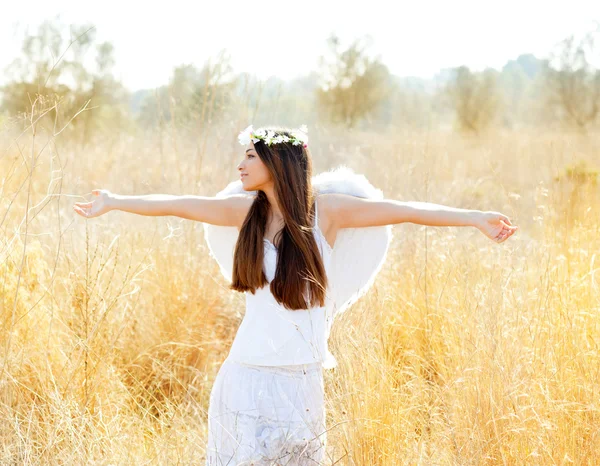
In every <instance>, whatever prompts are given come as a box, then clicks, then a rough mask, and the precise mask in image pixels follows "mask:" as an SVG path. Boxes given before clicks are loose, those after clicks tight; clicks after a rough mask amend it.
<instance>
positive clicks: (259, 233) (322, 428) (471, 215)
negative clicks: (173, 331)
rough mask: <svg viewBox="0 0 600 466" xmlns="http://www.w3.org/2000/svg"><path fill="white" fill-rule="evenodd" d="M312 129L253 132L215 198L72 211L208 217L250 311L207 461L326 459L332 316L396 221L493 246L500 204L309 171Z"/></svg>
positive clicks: (372, 267) (140, 200)
mask: <svg viewBox="0 0 600 466" xmlns="http://www.w3.org/2000/svg"><path fill="white" fill-rule="evenodd" d="M306 133H307V130H306V127H301V128H300V129H296V130H293V129H289V128H284V127H266V128H261V129H258V130H256V131H255V130H253V128H252V126H249V127H248V128H246V129H245V130H244V131H243V132H241V133H240V135H239V141H240V143H241V144H242V145H244V153H243V157H242V160H241V162H240V163H239V165H238V166H237V168H238V170H239V174H240V180H239V181H237V182H233V183H231V184H230V185H229V186H228V187H227V188H226V189H225V190H223V191H221V192H220V193H218V194H217V196H215V197H203V196H193V195H185V196H174V195H160V194H159V195H145V196H124V195H117V194H113V193H111V192H109V191H107V190H94V191H92V194H93V195H94V196H95V198H94V200H93V201H92V202H88V203H75V205H74V207H73V208H74V210H75V211H76V212H77V213H78V214H80V215H82V216H84V217H86V218H92V217H97V216H99V215H102V214H104V213H106V212H108V211H110V210H122V211H125V212H132V213H136V214H140V215H175V216H179V217H183V218H187V219H191V220H196V221H200V222H204V223H205V236H206V240H207V242H208V244H209V247H210V250H211V254H212V255H213V256H214V257H215V259H217V261H218V263H219V265H220V267H221V271H222V272H223V274H224V275H225V277H226V278H227V279H228V280H230V281H231V285H230V287H231V288H232V289H234V290H236V291H240V292H244V293H245V295H246V313H245V315H244V318H243V320H242V323H241V325H240V327H239V329H238V331H237V333H236V336H235V339H234V341H233V344H232V347H231V350H230V352H229V355H228V357H227V359H226V360H225V362H224V363H223V365H222V366H221V368H220V369H219V372H218V374H217V377H216V379H215V382H214V385H213V388H212V390H211V394H210V402H209V410H208V442H207V447H206V454H207V458H206V464H207V465H209V466H217V465H242V464H243V465H251V464H253V465H298V466H300V465H311V466H312V465H316V464H325V462H324V461H325V447H326V425H325V404H324V390H323V388H324V387H323V369H329V368H332V367H335V365H336V361H335V358H334V357H333V355H332V354H331V353H330V352H329V349H328V347H327V340H328V336H329V333H330V329H331V325H332V322H333V320H334V318H335V316H336V315H338V314H340V313H341V312H343V311H344V310H345V309H347V308H348V307H349V306H350V305H351V304H352V303H353V302H355V301H356V300H357V299H358V297H359V296H361V295H362V294H364V292H365V291H366V290H367V289H368V288H369V286H370V284H371V283H372V281H373V278H374V276H375V275H376V274H377V272H378V271H379V269H380V267H381V265H382V263H383V261H384V259H385V255H386V252H387V247H388V245H389V242H390V239H391V233H390V228H391V225H393V224H398V223H402V222H410V223H416V224H421V225H431V226H474V227H476V228H478V229H479V230H480V231H481V232H482V233H484V234H485V235H486V236H488V237H489V238H490V239H492V240H493V241H495V242H497V243H502V242H504V241H506V240H507V239H508V238H509V237H510V236H511V235H513V234H514V233H515V231H516V230H517V228H518V227H517V226H513V225H512V224H511V222H510V220H509V219H508V217H506V216H505V215H503V214H501V213H498V212H489V211H487V212H482V211H478V210H466V209H455V208H451V207H445V206H441V205H437V204H430V203H421V202H400V201H394V200H386V199H383V195H382V193H381V191H379V190H377V189H375V188H373V186H371V185H370V183H369V182H368V181H367V180H366V178H364V176H362V175H356V174H354V173H352V171H351V170H348V169H346V168H342V169H339V170H336V171H332V172H328V173H325V174H321V175H319V176H317V177H315V178H313V176H312V159H311V154H310V151H309V149H308V137H307V134H306Z"/></svg>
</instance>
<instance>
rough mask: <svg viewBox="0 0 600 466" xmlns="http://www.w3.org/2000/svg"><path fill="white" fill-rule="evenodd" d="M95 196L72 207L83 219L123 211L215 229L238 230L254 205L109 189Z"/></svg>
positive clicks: (235, 199) (238, 198)
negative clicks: (117, 191) (137, 194)
mask: <svg viewBox="0 0 600 466" xmlns="http://www.w3.org/2000/svg"><path fill="white" fill-rule="evenodd" d="M92 194H93V196H94V200H93V201H91V202H85V203H84V202H77V203H75V204H74V205H73V209H74V210H75V212H77V213H78V214H79V215H81V216H82V217H86V218H93V217H98V216H100V215H102V214H105V213H107V212H110V211H111V210H121V211H123V212H130V213H133V214H138V215H149V216H164V215H174V216H177V217H181V218H186V219H189V220H196V221H199V222H205V223H210V224H213V225H221V226H238V225H240V224H241V222H242V221H243V219H244V218H245V213H246V212H247V211H248V209H249V208H250V205H251V204H252V198H251V197H250V196H246V195H243V194H238V195H231V196H227V197H222V198H217V197H205V196H194V195H184V196H176V195H172V194H147V195H142V196H126V195H120V194H114V193H111V192H110V191H108V190H106V189H95V190H93V191H92Z"/></svg>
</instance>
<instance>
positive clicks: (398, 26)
mask: <svg viewBox="0 0 600 466" xmlns="http://www.w3.org/2000/svg"><path fill="white" fill-rule="evenodd" d="M350 5H352V3H351V2H349V1H348V0H346V1H326V0H320V1H313V0H303V1H302V2H289V1H282V0H279V1H276V0H268V1H267V0H256V1H252V2H232V1H227V0H219V1H214V2H204V1H199V0H197V1H193V2H184V1H180V0H170V1H168V2H162V3H161V4H155V3H154V2H152V1H144V2H134V1H128V0H121V1H118V2H117V1H114V0H104V1H96V2H93V3H92V2H85V1H82V0H77V1H73V0H54V1H48V0H43V1H40V0H29V1H26V2H25V1H21V2H16V1H14V0H13V1H10V2H7V3H6V4H4V5H3V6H2V16H1V17H0V69H1V70H4V68H5V66H6V65H7V64H9V63H10V62H11V61H12V60H13V59H14V58H15V57H16V56H17V55H18V54H19V53H20V48H21V42H22V38H23V34H24V31H25V30H26V28H29V29H30V31H31V32H36V31H37V25H38V24H39V23H41V22H42V21H43V20H44V19H53V18H56V17H57V15H58V17H59V19H60V20H61V22H62V23H63V24H64V25H65V27H66V25H68V24H70V23H77V24H82V23H84V22H91V23H93V24H94V25H95V26H96V29H97V31H96V38H97V40H96V42H97V43H99V42H102V41H105V40H107V41H110V42H112V43H113V45H114V46H115V49H116V50H115V52H116V66H115V68H114V72H115V75H116V77H117V78H119V79H120V80H121V81H122V82H123V83H124V84H125V85H126V86H127V87H128V88H129V89H131V90H135V89H141V88H151V87H157V86H161V85H163V84H166V83H168V81H169V77H170V75H171V73H172V70H173V67H174V66H177V65H180V64H184V63H193V64H196V65H198V66H202V64H203V63H204V62H205V60H206V59H207V58H209V57H211V56H212V57H214V56H216V54H217V53H218V52H219V51H220V50H221V49H227V50H228V51H229V53H230V55H231V58H232V64H233V67H234V71H236V72H241V71H246V72H250V73H254V74H256V75H257V76H259V77H261V78H267V77H269V76H271V75H276V76H279V77H281V78H284V79H289V78H293V77H296V76H301V75H305V74H307V73H308V72H309V71H310V70H317V67H318V57H319V55H322V54H323V53H325V52H326V51H327V45H326V40H327V37H329V35H330V34H331V33H336V34H337V35H338V36H339V37H340V38H341V40H342V43H343V44H348V43H349V42H350V41H352V40H353V39H355V38H359V37H362V36H364V35H365V34H370V35H371V37H372V46H371V47H370V48H369V50H370V53H371V54H372V55H380V56H381V59H382V61H383V62H384V63H385V64H386V65H387V66H388V67H389V69H390V71H391V72H392V73H393V74H396V75H398V76H421V77H432V76H433V75H434V74H435V73H436V72H437V71H438V70H439V69H441V68H449V67H454V66H460V65H467V66H470V67H471V68H473V69H483V68H484V67H486V66H490V67H494V68H501V67H502V66H503V65H504V64H505V63H506V61H507V60H509V59H515V58H517V56H518V55H520V54H521V53H533V54H535V55H536V56H538V57H540V58H541V57H545V56H547V54H548V53H549V52H550V50H551V49H552V47H553V46H554V45H555V44H556V43H557V42H558V41H560V40H561V39H563V38H564V37H566V36H567V35H569V34H571V33H580V32H582V31H585V30H589V29H591V28H592V27H593V26H594V21H600V1H589V0H588V1H584V0H568V1H567V0H563V1H553V0H550V1H548V0H543V1H542V0H518V1H517V0H505V1H503V2H498V1H493V2H492V1H483V0H472V1H467V0H455V1H452V2H451V1H447V0H444V1H441V0H438V1H431V0H429V1H427V0H413V1H410V2H409V1H393V0H385V1H384V0H369V1H367V2H361V3H359V4H358V5H359V6H350ZM354 5H356V4H354ZM392 5H393V6H392ZM65 34H68V32H67V30H65ZM2 81H3V78H2V74H0V82H2Z"/></svg>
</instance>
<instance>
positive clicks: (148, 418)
mask: <svg viewBox="0 0 600 466" xmlns="http://www.w3.org/2000/svg"><path fill="white" fill-rule="evenodd" d="M243 127H245V126H243V125H241V126H239V127H238V126H235V125H231V126H225V125H224V126H222V127H216V128H212V129H211V131H210V134H209V135H208V136H209V137H206V138H204V137H200V136H199V137H198V138H197V139H192V138H190V137H183V136H182V137H174V135H173V134H171V133H169V134H165V135H163V136H162V139H161V140H158V136H157V135H156V134H150V135H147V136H135V137H134V136H126V135H115V136H114V137H113V138H107V139H104V140H101V141H98V142H97V143H96V144H93V145H90V146H88V147H87V148H85V149H84V148H80V147H79V146H78V145H77V144H75V143H69V142H68V141H62V140H61V139H60V138H57V139H49V138H48V137H47V136H45V133H44V132H43V131H40V133H38V134H37V135H36V136H35V137H34V136H33V135H32V134H31V131H26V132H25V133H24V134H22V135H21V136H20V137H16V136H14V135H12V134H11V135H10V137H9V135H5V137H4V139H3V141H2V152H1V153H0V226H1V230H0V316H1V321H0V325H1V329H0V338H1V341H0V354H1V356H2V357H1V364H2V367H1V369H0V373H1V375H0V438H1V442H0V463H2V464H15V465H16V464H19V465H20V464H50V465H55V464H56V465H58V464H61V465H62V464H67V465H71V464H73V465H81V464H97V465H117V464H118V465H121V464H136V465H141V464H161V465H162V464H181V465H183V464H185V465H188V464H190V465H191V464H203V460H204V442H205V440H206V410H207V407H208V396H209V393H210V389H211V386H212V382H213V380H214V377H215V375H216V372H217V371H218V368H219V366H220V364H221V362H222V361H223V360H224V359H225V357H226V356H227V352H228V349H229V346H230V344H231V341H232V339H233V337H234V335H235V332H236V329H237V326H238V325H239V323H240V321H241V317H242V315H243V311H244V300H243V295H241V294H238V293H234V292H230V291H227V288H226V285H227V284H226V282H225V280H224V279H223V278H222V276H221V275H220V273H219V271H218V266H217V264H216V263H215V262H214V261H213V260H212V259H211V258H210V257H209V255H208V251H207V246H206V244H205V242H204V237H203V230H202V225H201V224H200V223H194V222H191V221H189V220H183V219H179V218H175V217H142V216H136V215H132V214H126V213H123V212H110V213H109V214H107V215H104V216H102V217H99V218H95V219H88V220H86V219H84V218H82V217H79V216H78V215H77V214H76V213H75V212H73V210H72V207H71V206H72V204H73V203H74V202H77V201H81V200H83V198H84V197H86V198H87V199H90V195H89V193H90V191H91V190H92V189H94V188H105V189H109V190H111V191H113V192H116V193H120V194H148V193H169V194H200V195H214V194H215V193H216V192H217V191H219V190H220V189H222V188H223V187H224V186H225V185H226V184H227V183H228V182H229V181H233V180H235V179H236V170H235V167H236V165H237V163H238V162H239V161H240V160H241V157H242V156H243V152H242V150H243V149H242V147H241V146H240V145H239V144H238V143H237V140H236V136H237V133H238V132H239V131H240V130H241V129H243ZM309 131H310V136H311V146H310V147H311V150H312V155H313V158H314V166H315V172H316V173H319V172H321V171H323V170H327V169H329V168H333V167H335V166H338V165H340V164H344V165H347V166H349V167H351V168H353V169H354V170H355V171H357V172H360V173H364V174H365V175H366V176H367V178H368V179H369V180H370V181H371V183H373V184H374V185H375V186H377V187H378V188H380V189H382V190H383V192H384V194H385V196H386V197H388V198H393V199H398V200H414V201H427V202H433V203H437V204H444V205H450V206H454V207H462V208H472V209H478V210H494V211H499V212H502V213H504V214H506V215H508V216H509V218H510V219H511V221H512V223H513V224H514V225H518V226H519V231H518V232H517V233H516V234H515V235H514V236H513V237H512V238H510V239H509V240H508V241H506V242H504V243H502V244H500V245H498V244H495V243H494V242H493V241H490V240H489V239H488V238H486V237H485V236H484V235H482V234H481V233H480V232H479V231H478V230H476V229H474V228H469V227H460V228H459V227H425V226H421V225H414V224H399V225H396V226H394V230H393V231H394V239H393V244H392V248H391V250H390V253H389V255H388V258H387V261H386V264H385V266H384V268H383V269H382V271H381V273H380V275H379V276H378V280H377V282H376V284H375V285H374V287H373V288H372V289H371V291H370V292H369V293H368V295H367V296H365V297H364V298H362V299H361V300H360V301H359V302H358V303H357V304H356V305H355V306H354V307H353V308H352V309H350V310H349V311H348V312H347V313H346V314H344V315H342V316H341V317H340V318H339V320H338V321H337V322H336V323H335V324H334V328H333V333H332V336H331V339H330V348H331V350H332V352H333V353H334V355H335V356H336V358H337V359H338V363H339V366H338V368H337V369H335V370H334V371H329V372H326V385H325V390H326V397H327V416H328V418H327V424H328V426H329V429H330V430H329V432H328V444H329V445H328V449H329V450H328V456H329V457H330V460H331V461H330V463H328V464H334V463H335V464H338V465H360V466H362V465H382V466H383V465H386V466H387V465H404V464H406V465H409V464H410V465H416V464H418V465H556V464H561V465H562V464H573V465H597V464H600V403H599V402H598V400H599V397H600V373H599V371H600V351H599V344H600V288H599V283H598V282H599V281H600V276H599V275H600V274H597V272H598V270H599V269H600V257H599V256H600V254H599V253H600V235H599V226H598V225H599V224H600V223H599V220H600V188H599V186H598V185H597V184H595V183H594V177H595V175H594V173H593V168H594V167H596V168H599V167H600V159H598V154H599V153H600V138H598V137H597V136H589V135H588V136H582V135H577V134H567V133H564V134H559V133H551V132H544V131H531V132H529V131H522V132H501V131H497V132H491V133H488V134H486V135H483V136H480V137H478V138H466V137H463V136H460V135H457V134H453V133H445V132H441V131H440V132H430V133H415V132H402V131H398V132H390V133H387V134H374V133H361V132H360V131H353V132H351V133H350V132H344V131H341V130H333V129H329V128H318V127H314V128H309ZM48 141H50V142H49V143H48ZM581 163H587V166H586V165H581ZM578 164H579V165H578ZM32 167H33V168H32ZM570 167H571V169H570ZM59 194H60V195H59Z"/></svg>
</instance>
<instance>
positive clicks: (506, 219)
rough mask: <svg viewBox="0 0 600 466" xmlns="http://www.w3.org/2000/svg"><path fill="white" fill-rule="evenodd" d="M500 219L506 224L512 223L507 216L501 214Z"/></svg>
mask: <svg viewBox="0 0 600 466" xmlns="http://www.w3.org/2000/svg"><path fill="white" fill-rule="evenodd" d="M500 219H501V220H503V221H504V222H506V223H507V224H508V225H512V223H510V219H509V218H508V217H507V216H505V215H503V216H502V217H500Z"/></svg>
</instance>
